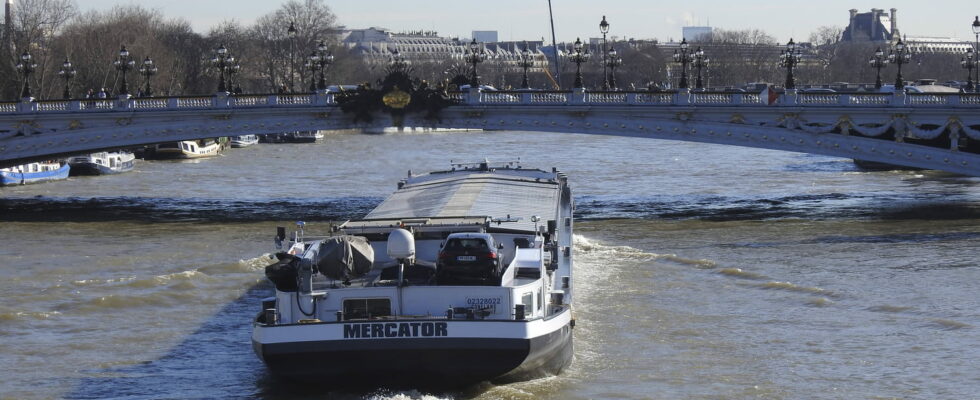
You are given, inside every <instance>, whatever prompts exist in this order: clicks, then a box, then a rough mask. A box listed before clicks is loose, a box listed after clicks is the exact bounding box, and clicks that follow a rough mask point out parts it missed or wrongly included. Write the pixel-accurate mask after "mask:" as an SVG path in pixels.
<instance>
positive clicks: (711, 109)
mask: <svg viewBox="0 0 980 400" xmlns="http://www.w3.org/2000/svg"><path fill="white" fill-rule="evenodd" d="M449 96H450V97H451V99H452V100H453V101H454V104H452V105H450V106H448V107H445V108H442V109H440V110H438V112H437V113H435V114H433V113H421V112H419V113H404V114H398V115H393V114H390V113H385V112H383V111H374V112H373V114H372V115H373V118H372V119H371V121H370V122H366V121H365V119H364V118H359V116H358V115H356V114H354V113H346V112H344V111H342V110H341V108H340V106H339V105H338V102H337V99H336V98H335V95H334V94H332V93H328V92H324V91H320V92H317V93H313V94H303V95H297V94H273V95H228V94H225V93H219V94H218V95H214V96H199V97H169V98H129V97H120V98H118V99H99V100H91V99H84V100H64V101H33V100H30V99H27V100H25V101H21V102H15V103H0V166H9V165H16V164H20V163H24V162H27V161H32V160H39V159H47V158H53V157H59V156H65V155H68V154H76V153H84V152H91V151H95V150H102V149H113V148H127V147H133V146H139V145H147V144H154V143H163V142H173V141H179V140H191V139H202V138H211V137H219V136H232V135H243V134H264V133H274V132H286V131H300V130H332V129H350V128H367V127H372V128H377V127H385V126H396V125H398V126H409V127H430V128H468V129H485V130H519V131H542V132H575V133H583V134H598V135H618V136H634V137H642V138H651V139H670V140H685V141H696V142H705V143H718V144H728V145H736V146H746V147H757V148H765V149H775V150H785V151H793V152H801V153H814V154H822V155H828V156H836V157H844V158H854V159H861V160H868V161H876V162H883V163H889V164H895V165H903V166H910V167H920V168H928V169H938V170H945V171H950V172H955V173H960V174H965V175H972V176H980V94H965V93H959V94H957V93H953V94H945V93H944V94H931V93H908V94H905V93H860V94H844V93H802V92H800V93H797V92H796V91H794V90H788V91H786V93H783V94H782V95H781V96H779V97H778V98H777V99H775V101H770V99H769V98H768V97H765V96H763V95H760V94H755V93H722V92H689V91H687V90H686V89H681V90H679V91H677V92H647V91H638V92H623V91H615V92H590V91H586V90H582V89H576V90H573V91H480V90H478V89H471V90H470V91H468V92H458V93H451V94H449ZM360 117H363V115H361V116H360Z"/></svg>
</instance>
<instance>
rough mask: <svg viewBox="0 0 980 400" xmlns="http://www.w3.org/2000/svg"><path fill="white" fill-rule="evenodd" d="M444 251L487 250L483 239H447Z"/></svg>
mask: <svg viewBox="0 0 980 400" xmlns="http://www.w3.org/2000/svg"><path fill="white" fill-rule="evenodd" d="M446 250H489V248H488V247H487V242H485V241H484V240H483V239H449V241H448V242H446Z"/></svg>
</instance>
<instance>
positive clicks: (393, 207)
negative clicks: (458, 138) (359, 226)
mask: <svg viewBox="0 0 980 400" xmlns="http://www.w3.org/2000/svg"><path fill="white" fill-rule="evenodd" d="M528 172H530V171H528ZM538 172H539V173H540V172H541V171H538ZM544 174H546V173H541V174H526V173H524V174H506V173H472V172H457V173H451V174H446V175H428V176H426V178H427V179H418V180H416V181H412V180H410V181H409V182H408V184H407V185H405V186H404V187H403V188H401V189H399V190H398V191H396V192H395V193H393V194H392V195H391V196H389V197H388V198H387V199H385V201H384V202H382V203H381V204H380V205H378V207H377V208H375V209H374V210H373V211H371V212H370V213H368V215H367V216H366V217H365V218H368V219H379V218H418V217H447V216H464V215H466V216H490V217H493V218H506V217H507V215H510V216H511V217H513V218H521V221H519V222H514V223H504V224H503V225H501V226H500V227H501V228H508V229H521V230H528V231H530V230H533V229H534V223H533V222H531V216H532V215H538V216H540V217H541V218H542V219H543V220H548V219H554V218H555V212H556V209H557V204H558V196H559V192H558V184H557V183H555V182H553V181H549V180H547V179H540V178H541V176H542V175H544ZM431 178H435V179H431ZM549 178H552V179H553V175H551V176H550V177H549Z"/></svg>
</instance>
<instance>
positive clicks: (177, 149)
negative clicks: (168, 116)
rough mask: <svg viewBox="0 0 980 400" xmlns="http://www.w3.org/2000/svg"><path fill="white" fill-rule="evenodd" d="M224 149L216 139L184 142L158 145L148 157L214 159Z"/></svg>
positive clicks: (149, 152) (148, 153) (151, 150)
mask: <svg viewBox="0 0 980 400" xmlns="http://www.w3.org/2000/svg"><path fill="white" fill-rule="evenodd" d="M223 148H224V146H223V145H222V144H221V143H220V142H219V141H218V140H216V139H202V140H184V141H181V142H172V143H161V144H158V145H156V146H154V147H152V148H151V149H150V151H148V152H147V157H149V158H157V159H161V158H163V159H170V158H202V157H214V156H216V155H218V154H219V153H220V152H221V150H223Z"/></svg>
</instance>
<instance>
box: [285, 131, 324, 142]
mask: <svg viewBox="0 0 980 400" xmlns="http://www.w3.org/2000/svg"><path fill="white" fill-rule="evenodd" d="M283 137H284V138H285V140H286V142H289V143H315V142H316V141H317V140H320V139H323V133H322V132H320V131H296V132H287V133H285V134H284V135H283Z"/></svg>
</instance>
